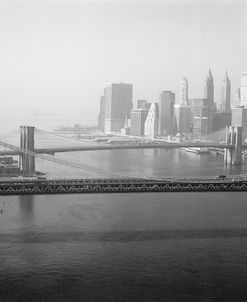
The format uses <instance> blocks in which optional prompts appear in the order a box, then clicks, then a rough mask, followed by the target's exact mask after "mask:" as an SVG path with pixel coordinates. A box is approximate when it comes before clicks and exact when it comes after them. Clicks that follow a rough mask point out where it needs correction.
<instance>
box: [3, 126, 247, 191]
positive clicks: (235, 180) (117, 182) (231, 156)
mask: <svg viewBox="0 0 247 302" xmlns="http://www.w3.org/2000/svg"><path fill="white" fill-rule="evenodd" d="M40 133H41V134H42V135H43V136H44V135H54V134H51V133H49V132H46V131H43V130H40V129H35V128H34V127H30V126H21V127H20V146H16V145H14V144H10V143H7V142H5V141H0V146H2V147H3V150H1V151H0V155H2V156H3V155H4V156H6V155H11V156H19V164H20V170H21V172H22V177H12V178H11V177H2V178H1V179H0V195H13V194H14V195H17V194H18V195H19V194H64V193H130V192H132V193H133V192H198V191H200V192H203V191H247V176H246V175H237V176H225V175H221V176H219V177H216V176H212V177H206V178H205V177H204V178H203V177H200V178H198V177H197V178H191V177H182V178H181V177H169V176H164V177H161V178H157V177H152V176H147V175H146V176H143V175H141V176H138V177H132V176H130V175H124V176H123V175H122V174H121V173H118V172H115V171H108V175H109V174H110V175H111V176H110V177H107V178H104V177H102V178H101V177H98V178H78V179H45V178H44V177H39V176H38V177H37V175H36V174H35V172H36V171H35V159H36V158H39V159H42V160H45V161H50V162H54V163H56V164H59V165H65V166H70V167H74V168H79V169H89V168H90V167H88V166H87V164H86V163H85V164H84V163H83V164H82V163H77V162H74V161H68V160H64V159H61V158H57V157H56V156H54V154H55V153H58V152H73V151H77V152H79V151H80V152H86V151H97V150H98V151H100V150H121V149H144V148H145V149H146V148H162V149H173V148H182V147H188V148H189V147H207V148H217V149H223V150H224V161H225V163H227V164H229V165H241V161H242V151H243V150H245V149H247V145H245V144H242V128H241V127H227V128H226V129H222V130H221V131H218V132H217V133H213V134H210V135H208V136H207V137H205V138H204V139H203V140H202V141H190V142H183V143H180V142H167V141H162V142H159V143H157V142H148V143H146V142H138V143H134V144H116V145H110V144H99V143H91V144H89V145H85V144H81V145H75V144H72V143H71V144H70V146H49V147H46V146H42V147H35V138H36V136H37V135H38V134H40ZM219 137H221V139H219ZM92 169H95V170H96V171H99V172H100V173H104V172H106V171H104V169H100V168H92Z"/></svg>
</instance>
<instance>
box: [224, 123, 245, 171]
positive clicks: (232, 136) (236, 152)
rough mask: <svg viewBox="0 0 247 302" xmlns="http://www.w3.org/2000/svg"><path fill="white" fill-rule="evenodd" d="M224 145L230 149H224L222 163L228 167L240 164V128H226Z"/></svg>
mask: <svg viewBox="0 0 247 302" xmlns="http://www.w3.org/2000/svg"><path fill="white" fill-rule="evenodd" d="M226 143H227V144H229V145H232V148H228V149H225V154H224V162H225V163H226V164H230V165H241V163H242V127H234V126H227V127H226Z"/></svg>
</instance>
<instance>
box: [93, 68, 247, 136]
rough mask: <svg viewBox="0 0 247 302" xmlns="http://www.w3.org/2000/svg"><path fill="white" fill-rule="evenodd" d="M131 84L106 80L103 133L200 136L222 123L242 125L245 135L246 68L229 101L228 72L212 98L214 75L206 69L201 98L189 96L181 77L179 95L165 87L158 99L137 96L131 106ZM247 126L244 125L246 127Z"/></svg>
mask: <svg viewBox="0 0 247 302" xmlns="http://www.w3.org/2000/svg"><path fill="white" fill-rule="evenodd" d="M132 97H133V85H132V84H125V83H109V84H106V85H105V89H104V94H103V96H102V97H101V99H100V112H99V115H98V126H99V130H100V131H101V132H102V133H119V134H128V135H131V136H137V137H146V138H150V139H153V138H168V137H169V136H171V137H175V136H177V134H179V135H180V137H183V138H184V139H187V138H192V139H203V138H204V137H205V136H207V135H208V134H210V133H212V132H214V131H217V130H220V129H222V128H224V127H225V126H228V125H232V126H240V125H241V126H242V127H243V133H246V135H244V136H246V138H247V72H243V73H242V75H241V84H240V88H238V89H236V90H235V93H234V98H233V102H232V103H231V82H230V79H229V77H228V73H227V72H226V73H225V76H224V78H223V81H222V87H221V94H220V97H219V98H218V99H217V100H215V93H214V79H213V75H212V72H211V70H209V72H208V75H207V77H206V81H205V86H204V97H203V98H192V99H190V98H189V82H188V80H187V78H185V77H183V78H182V79H181V83H180V96H179V99H178V101H177V102H176V99H175V93H174V92H172V91H170V90H164V91H162V92H161V93H160V95H159V99H158V101H157V102H148V101H147V100H145V99H137V100H136V101H135V107H134V108H133V100H132ZM245 128H246V129H245Z"/></svg>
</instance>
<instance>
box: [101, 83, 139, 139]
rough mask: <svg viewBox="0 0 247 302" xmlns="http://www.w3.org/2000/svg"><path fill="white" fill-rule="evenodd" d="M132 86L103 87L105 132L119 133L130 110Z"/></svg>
mask: <svg viewBox="0 0 247 302" xmlns="http://www.w3.org/2000/svg"><path fill="white" fill-rule="evenodd" d="M132 90H133V85H132V84H125V83H119V84H117V83H110V84H106V86H105V94H104V97H105V132H107V133H109V132H119V131H120V129H121V128H122V127H123V126H124V123H125V119H126V116H127V117H128V118H129V117H130V110H131V109H132Z"/></svg>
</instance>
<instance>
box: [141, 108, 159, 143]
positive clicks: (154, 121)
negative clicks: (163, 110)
mask: <svg viewBox="0 0 247 302" xmlns="http://www.w3.org/2000/svg"><path fill="white" fill-rule="evenodd" d="M158 121H159V106H158V104H157V103H152V105H151V107H150V109H149V112H148V115H147V118H146V121H145V126H144V129H145V130H144V134H145V136H147V137H148V138H155V137H156V136H157V135H158V126H159V122H158Z"/></svg>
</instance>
